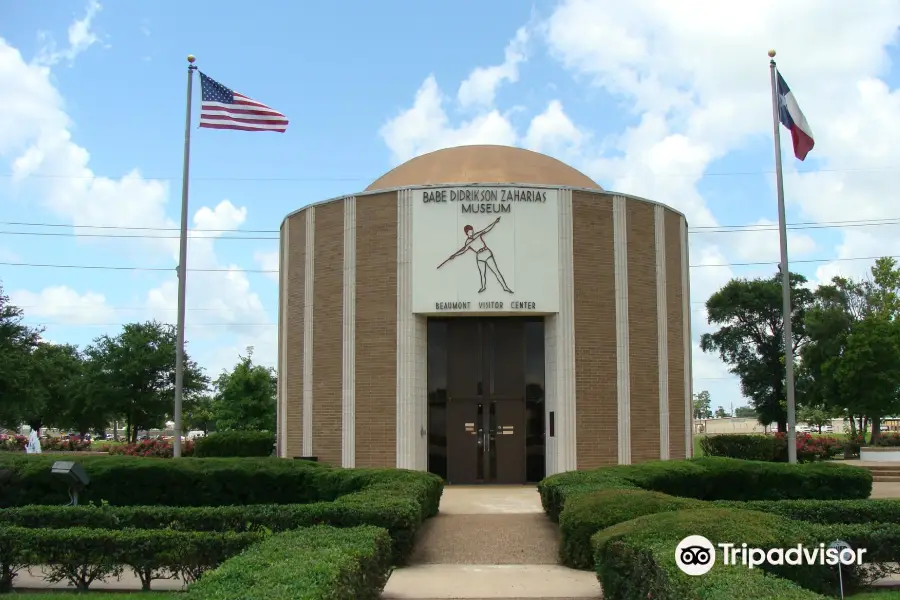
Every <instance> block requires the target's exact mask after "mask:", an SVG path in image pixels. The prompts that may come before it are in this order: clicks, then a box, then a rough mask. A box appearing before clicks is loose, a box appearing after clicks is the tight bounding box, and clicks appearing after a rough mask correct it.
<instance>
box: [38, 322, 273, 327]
mask: <svg viewBox="0 0 900 600" xmlns="http://www.w3.org/2000/svg"><path fill="white" fill-rule="evenodd" d="M26 325H31V326H45V325H59V326H66V327H119V326H121V325H124V323H121V322H119V323H113V322H110V323H81V322H79V321H35V322H26ZM163 325H169V326H172V327H174V326H175V324H174V323H163ZM277 326H278V323H263V322H259V323H229V322H225V321H223V322H221V323H192V324H190V325H188V327H277Z"/></svg>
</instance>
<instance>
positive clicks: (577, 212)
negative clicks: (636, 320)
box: [572, 192, 618, 469]
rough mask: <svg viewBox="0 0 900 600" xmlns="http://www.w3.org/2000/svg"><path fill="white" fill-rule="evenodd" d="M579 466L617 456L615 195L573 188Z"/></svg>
mask: <svg viewBox="0 0 900 600" xmlns="http://www.w3.org/2000/svg"><path fill="white" fill-rule="evenodd" d="M572 223H573V225H572V229H573V232H572V234H573V248H574V251H573V262H574V264H573V273H574V286H575V290H574V295H575V399H576V405H575V418H576V452H577V457H578V468H579V469H592V468H595V467H599V466H603V465H611V464H616V463H617V462H618V450H617V448H618V429H617V428H618V421H617V418H616V414H617V412H618V410H617V398H616V394H617V391H616V390H617V386H616V298H615V281H616V280H615V265H614V259H613V203H612V196H606V195H600V194H590V193H586V192H572Z"/></svg>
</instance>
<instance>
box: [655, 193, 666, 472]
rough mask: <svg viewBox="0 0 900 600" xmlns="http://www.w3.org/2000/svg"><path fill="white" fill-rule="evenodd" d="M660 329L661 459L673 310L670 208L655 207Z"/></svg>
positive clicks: (658, 319) (658, 329) (657, 295)
mask: <svg viewBox="0 0 900 600" xmlns="http://www.w3.org/2000/svg"><path fill="white" fill-rule="evenodd" d="M654 225H655V232H654V233H655V236H654V237H655V239H654V243H655V244H656V326H657V334H656V336H657V342H658V344H657V353H658V356H659V458H660V459H662V460H667V459H668V458H669V307H668V303H667V300H666V298H667V296H666V281H667V280H666V209H665V208H663V207H662V206H660V205H658V204H657V205H656V207H655V208H654Z"/></svg>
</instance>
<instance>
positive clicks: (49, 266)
mask: <svg viewBox="0 0 900 600" xmlns="http://www.w3.org/2000/svg"><path fill="white" fill-rule="evenodd" d="M0 265H4V266H7V267H37V268H46V269H95V270H101V271H174V270H175V267H115V266H109V265H55V264H47V263H43V264H41V263H21V262H0ZM188 271H194V272H196V273H277V272H278V270H277V269H275V270H272V269H188Z"/></svg>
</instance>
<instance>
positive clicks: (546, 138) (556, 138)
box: [523, 100, 587, 156]
mask: <svg viewBox="0 0 900 600" xmlns="http://www.w3.org/2000/svg"><path fill="white" fill-rule="evenodd" d="M586 137H587V136H586V134H585V133H584V132H583V131H581V130H580V129H578V127H576V125H575V123H573V122H572V120H571V119H570V118H569V115H567V114H566V111H565V110H564V109H563V105H562V102H560V101H559V100H551V101H550V103H549V104H548V105H547V108H546V110H544V112H542V113H541V114H539V115H537V116H536V117H534V118H533V119H532V120H531V123H530V124H529V125H528V131H527V132H526V133H525V138H524V140H523V143H524V146H525V147H526V148H528V149H529V150H534V151H536V152H543V153H544V154H552V155H555V156H559V155H570V154H574V153H575V152H577V151H578V150H579V149H580V147H581V144H582V143H583V142H584V141H585V139H586Z"/></svg>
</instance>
